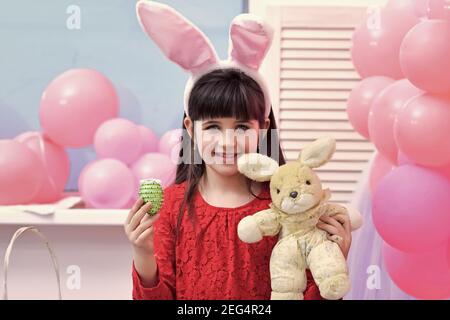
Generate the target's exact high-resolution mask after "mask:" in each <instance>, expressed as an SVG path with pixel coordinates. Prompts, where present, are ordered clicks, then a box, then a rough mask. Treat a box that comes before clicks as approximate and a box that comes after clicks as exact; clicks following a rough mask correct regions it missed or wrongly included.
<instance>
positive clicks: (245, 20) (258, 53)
mask: <svg viewBox="0 0 450 320" xmlns="http://www.w3.org/2000/svg"><path fill="white" fill-rule="evenodd" d="M136 13H137V17H138V20H139V23H140V25H141V27H142V29H143V30H144V31H145V33H147V35H148V36H149V37H150V38H151V39H152V40H153V41H154V42H155V43H156V45H157V46H158V47H159V48H160V49H161V51H162V52H163V53H164V54H165V55H166V57H167V58H169V59H170V60H171V61H173V62H175V63H176V64H177V65H179V66H180V67H181V68H183V69H184V70H186V71H188V72H189V73H190V74H191V76H190V78H189V79H188V82H187V83H186V87H185V90H184V111H185V112H186V115H188V101H189V95H190V93H191V90H192V87H193V86H194V84H195V82H196V81H197V80H198V79H199V78H200V77H201V76H202V75H204V74H206V73H208V72H210V71H213V70H215V69H224V68H235V69H239V70H241V71H242V72H244V73H245V74H246V75H248V76H250V77H251V78H252V79H253V80H255V81H256V82H257V83H258V85H259V86H260V88H261V90H262V91H263V93H264V100H265V108H266V109H265V116H266V117H268V116H269V113H270V107H271V103H270V96H269V89H268V86H267V84H266V81H265V80H264V78H263V76H262V75H261V74H260V73H259V71H258V70H259V67H260V66H261V63H262V61H263V59H264V57H265V56H266V53H267V51H268V50H269V48H270V45H271V43H272V36H273V30H272V28H271V27H270V26H269V25H268V24H266V23H264V22H263V21H262V20H261V19H260V18H258V17H257V16H254V15H251V14H240V15H238V16H237V17H235V18H234V19H233V21H232V22H231V26H230V45H229V52H228V59H227V60H220V59H219V58H218V56H217V53H216V51H215V49H214V47H213V45H212V44H211V42H210V41H209V39H208V38H207V37H206V35H205V34H204V33H203V32H202V31H200V29H198V28H197V27H196V26H195V25H194V24H193V23H192V22H190V21H189V20H187V19H186V18H185V17H183V16H182V15H181V14H180V13H179V12H177V11H175V10H174V9H173V8H171V7H169V6H167V5H165V4H162V3H158V2H153V1H144V0H141V1H138V3H137V4H136Z"/></svg>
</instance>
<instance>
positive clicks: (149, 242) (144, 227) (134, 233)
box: [124, 198, 159, 255]
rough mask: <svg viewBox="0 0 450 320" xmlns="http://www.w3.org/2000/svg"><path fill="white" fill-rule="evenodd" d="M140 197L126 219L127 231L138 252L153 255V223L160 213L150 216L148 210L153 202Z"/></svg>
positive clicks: (125, 226)
mask: <svg viewBox="0 0 450 320" xmlns="http://www.w3.org/2000/svg"><path fill="white" fill-rule="evenodd" d="M143 204H144V200H142V198H139V199H138V200H137V201H136V202H135V203H134V205H133V207H132V208H131V210H130V213H129V214H128V217H127V219H126V220H125V225H124V228H125V233H126V235H127V237H128V239H129V240H130V242H131V244H132V245H133V249H134V250H135V251H136V252H139V253H142V254H145V255H153V223H154V222H155V221H156V219H158V217H159V214H156V215H154V216H150V215H149V214H147V212H148V211H149V210H150V208H151V206H152V204H151V202H147V203H146V204H145V205H143Z"/></svg>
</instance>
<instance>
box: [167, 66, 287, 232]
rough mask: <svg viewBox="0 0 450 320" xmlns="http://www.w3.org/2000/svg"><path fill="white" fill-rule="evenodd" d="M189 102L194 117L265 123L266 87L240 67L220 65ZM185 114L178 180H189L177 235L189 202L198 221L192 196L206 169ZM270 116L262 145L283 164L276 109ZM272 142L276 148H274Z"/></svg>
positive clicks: (204, 78) (196, 88) (200, 83)
mask: <svg viewBox="0 0 450 320" xmlns="http://www.w3.org/2000/svg"><path fill="white" fill-rule="evenodd" d="M188 105H189V107H188V108H189V109H188V112H189V115H190V118H191V120H192V121H196V120H205V119H211V118H224V117H233V118H236V119H240V120H243V121H248V120H255V119H256V120H258V122H259V125H260V126H262V125H263V124H264V120H265V119H264V114H265V112H264V111H265V103H264V93H263V91H262V90H261V88H260V86H259V85H258V84H257V82H256V81H255V80H253V79H252V78H251V77H249V76H247V75H246V74H245V73H244V72H242V71H240V70H239V69H232V68H229V69H218V70H214V71H211V72H209V73H207V74H205V75H203V76H202V77H200V79H198V80H197V82H196V83H195V84H194V86H193V88H192V91H191V94H190V97H189V101H188ZM271 109H272V108H271ZM185 118H186V113H185V114H184V117H183V122H182V128H183V130H182V131H183V135H182V139H183V140H182V148H181V150H180V154H179V156H180V159H179V162H178V163H179V164H178V166H177V172H176V178H175V183H176V184H179V183H182V182H184V181H187V184H186V191H185V194H184V198H183V201H182V203H181V206H180V211H179V213H178V218H177V226H176V235H177V238H178V234H179V232H180V228H181V221H182V218H183V213H184V210H185V208H186V205H187V206H188V216H189V217H190V218H191V220H192V221H193V222H194V223H195V220H196V217H195V212H194V207H193V201H192V200H193V197H194V195H195V192H196V190H197V187H198V183H199V181H200V178H201V177H202V175H203V174H204V172H205V163H204V161H203V160H201V163H199V162H200V161H197V162H195V161H194V158H195V157H197V159H201V157H200V155H199V154H198V148H194V141H193V140H195V137H193V138H194V139H191V138H190V136H189V134H188V133H187V129H186V126H185V125H184V119H185ZM269 119H270V127H269V129H268V131H267V133H266V134H265V135H264V136H263V138H262V141H259V143H258V145H260V146H264V148H266V152H264V154H266V155H267V156H269V157H272V158H273V159H275V160H276V161H277V162H278V163H279V165H283V164H285V158H284V156H283V152H282V150H281V147H280V143H279V138H278V135H277V131H276V122H275V117H274V114H273V111H272V110H270V115H269ZM272 129H275V130H272ZM272 139H273V141H272ZM272 146H274V147H275V148H276V149H275V150H272ZM261 151H262V150H259V146H258V150H257V152H259V153H262V152H261ZM251 183H252V180H250V179H248V178H247V184H248V188H249V191H250V193H251V194H252V195H253V196H255V197H256V198H259V197H258V196H257V195H255V194H253V192H252V191H251ZM264 184H265V187H268V185H269V182H265V183H264ZM259 199H261V198H259Z"/></svg>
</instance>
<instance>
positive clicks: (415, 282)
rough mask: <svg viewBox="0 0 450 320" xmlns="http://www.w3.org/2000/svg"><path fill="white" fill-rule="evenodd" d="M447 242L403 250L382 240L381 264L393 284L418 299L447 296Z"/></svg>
mask: <svg viewBox="0 0 450 320" xmlns="http://www.w3.org/2000/svg"><path fill="white" fill-rule="evenodd" d="M446 251H447V244H445V245H442V246H439V247H436V248H433V249H430V250H427V251H425V252H420V253H407V252H403V251H400V250H397V249H396V248H393V247H391V246H389V245H388V244H386V243H384V244H383V248H382V253H383V259H384V264H385V265H386V269H387V272H388V274H389V276H390V277H391V278H392V280H393V281H394V283H395V284H396V285H397V286H398V287H399V288H400V289H402V290H403V291H404V292H406V293H407V294H409V295H411V296H413V297H415V298H418V299H447V298H450V267H449V265H448V261H447V254H448V253H447V252H446Z"/></svg>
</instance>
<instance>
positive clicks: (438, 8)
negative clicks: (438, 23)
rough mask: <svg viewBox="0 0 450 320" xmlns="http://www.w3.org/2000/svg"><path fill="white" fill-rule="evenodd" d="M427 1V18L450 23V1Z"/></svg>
mask: <svg viewBox="0 0 450 320" xmlns="http://www.w3.org/2000/svg"><path fill="white" fill-rule="evenodd" d="M428 1H429V2H428V18H430V19H440V20H447V21H450V0H428Z"/></svg>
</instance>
